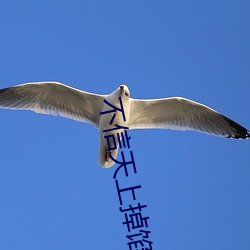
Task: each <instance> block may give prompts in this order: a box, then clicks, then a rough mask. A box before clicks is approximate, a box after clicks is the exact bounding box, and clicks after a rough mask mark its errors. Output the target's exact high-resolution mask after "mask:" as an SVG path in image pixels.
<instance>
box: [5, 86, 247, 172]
mask: <svg viewBox="0 0 250 250" xmlns="http://www.w3.org/2000/svg"><path fill="white" fill-rule="evenodd" d="M0 107H1V108H6V109H17V110H32V111H35V112H37V113H41V114H50V115H59V116H63V117H66V118H70V119H73V120H77V121H80V122H86V123H90V124H92V125H94V126H95V127H96V128H98V129H99V130H100V148H99V157H98V165H100V166H102V167H105V168H109V167H112V166H113V165H114V164H115V161H114V160H115V159H116V157H117V153H118V148H119V144H118V139H119V138H118V134H120V133H123V132H125V131H126V129H130V130H131V129H151V128H160V129H173V130H195V131H199V132H203V133H208V134H212V135H216V136H222V137H226V138H235V139H246V138H249V137H250V131H249V130H247V129H246V128H244V127H242V126H241V125H239V124H238V123H236V122H234V121H233V120H231V119H229V118H227V117H226V116H224V115H222V114H220V113H218V112H217V111H215V110H213V109H211V108H209V107H207V106H205V105H203V104H201V103H198V102H195V101H192V100H189V99H186V98H183V97H170V98H161V99H147V100H142V99H133V98H130V91H129V88H128V87H127V86H126V85H120V86H119V87H118V88H117V89H116V90H115V91H114V92H112V93H111V94H109V95H99V94H94V93H89V92H85V91H82V90H79V89H75V88H72V87H70V86H67V85H64V84H62V83H59V82H31V83H24V84H20V85H16V86H13V87H9V88H4V89H0ZM112 108H113V109H112ZM114 108H115V109H114ZM110 138H113V141H112V140H111V141H110ZM115 145H116V147H115ZM111 148H112V150H111Z"/></svg>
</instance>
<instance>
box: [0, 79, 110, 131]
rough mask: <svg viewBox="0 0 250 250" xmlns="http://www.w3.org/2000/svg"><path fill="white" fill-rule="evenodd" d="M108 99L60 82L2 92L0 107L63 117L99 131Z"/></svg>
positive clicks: (18, 86)
mask: <svg viewBox="0 0 250 250" xmlns="http://www.w3.org/2000/svg"><path fill="white" fill-rule="evenodd" d="M105 97H106V96H105V95H97V94H92V93H88V92H84V91H81V90H78V89H74V88H71V87H69V86H66V85H64V84H61V83H58V82H32V83H25V84H20V85H17V86H14V87H10V88H5V89H0V107H1V108H7V109H24V110H32V111H35V112H37V113H42V114H51V115H60V116H63V117H67V118H71V119H74V120H77V121H81V122H88V123H91V124H93V125H95V126H96V127H98V124H99V118H100V112H101V111H102V107H103V100H104V99H105Z"/></svg>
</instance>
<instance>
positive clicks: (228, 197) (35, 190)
mask: <svg viewBox="0 0 250 250" xmlns="http://www.w3.org/2000/svg"><path fill="white" fill-rule="evenodd" d="M249 13H250V2H249V1H247V0H246V1H241V0H237V1H236V0H235V1H231V0H230V1H228V0H227V1H226V0H225V1H221V0H216V1H213V0H212V1H198V0H197V1H193V0H191V1H118V0H112V1H110V0H107V1H80V0H79V1H65V0H62V1H53V0H50V1H47V0H43V1H28V0H24V1H17V0H13V1H1V3H0V24H1V25H0V72H1V73H0V88H4V87H8V86H12V85H15V84H19V83H25V82H30V81H46V80H49V81H60V82H62V83H65V84H68V85H70V86H73V87H75V88H79V89H82V90H86V91H89V92H94V93H100V94H108V93H111V92H112V91H113V90H114V89H115V88H117V87H118V86H119V85H120V84H121V83H125V84H126V85H127V86H128V87H129V88H130V92H131V96H132V97H133V98H160V97H170V96H183V97H186V98H190V99H192V100H195V101H198V102H201V103H204V104H206V105H208V106H210V107H212V108H214V109H216V110H218V111H220V112H221V113H223V114H224V115H226V116H228V117H230V118H231V119H233V120H235V121H237V122H238V123H240V124H242V125H243V126H245V127H248V128H250V113H249V104H250V99H249V86H250V85H249V81H250V79H249V78H250V77H249V68H250V46H249V37H250V33H249V27H250V18H249ZM0 121H1V123H0V128H1V140H0V249H4V250H19V249H24V250H43V249H46V250H50V249H51V250H52V249H53V250H54V249H60V250H68V249H74V250H78V249H79V250H80V249H89V250H92V249H93V250H101V249H120V250H125V249H129V248H128V245H127V242H129V239H127V238H126V235H127V234H128V232H127V229H126V225H123V224H122V223H123V222H124V221H125V217H124V213H121V212H120V211H119V206H120V204H119V199H118V195H117V191H116V185H115V181H114V179H113V174H114V171H115V170H116V168H117V165H116V166H115V167H113V168H111V169H103V168H101V167H99V166H98V165H97V156H98V150H99V135H98V131H97V130H96V128H94V127H92V126H90V125H88V124H83V123H80V122H76V121H73V120H69V119H65V118H61V117H54V116H46V115H41V114H36V113H33V112H30V111H11V110H0ZM129 135H130V136H131V140H130V144H131V149H132V151H133V154H134V157H135V162H136V166H137V174H136V175H135V174H134V175H132V174H131V175H130V176H129V177H128V178H125V177H123V175H124V174H123V173H122V172H120V176H119V180H120V181H121V182H120V183H121V184H120V185H121V187H125V185H127V186H129V185H130V186H132V185H141V186H142V188H141V189H140V190H139V191H138V192H136V195H137V196H138V197H137V199H138V202H140V203H141V205H147V207H146V208H144V209H143V216H144V217H146V216H149V219H148V230H150V231H151V234H150V238H149V239H150V240H151V241H152V242H153V249H160V250H165V249H168V250H196V249H197V250H200V249H205V250H211V249H213V250H221V249H227V250H235V249H241V250H248V249H250V213H249V211H250V181H249V180H250V164H249V153H250V141H249V140H248V141H247V140H245V141H243V140H233V139H224V138H220V137H215V136H209V135H206V134H201V133H197V132H179V131H167V130H144V131H143V130H137V131H129ZM118 159H121V155H119V157H118ZM123 185H124V186H123ZM127 198H128V199H129V196H128V197H127Z"/></svg>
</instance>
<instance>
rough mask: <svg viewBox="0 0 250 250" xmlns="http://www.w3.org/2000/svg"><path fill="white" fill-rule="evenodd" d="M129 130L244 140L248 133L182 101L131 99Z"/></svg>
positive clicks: (213, 113)
mask: <svg viewBox="0 0 250 250" xmlns="http://www.w3.org/2000/svg"><path fill="white" fill-rule="evenodd" d="M130 104H131V106H130V121H129V128H130V129H143V128H166V129H175V130H196V131H200V132H204V133H208V134H213V135H218V136H223V137H233V138H243V139H245V138H247V137H250V132H249V131H248V130H247V129H246V128H244V127H242V126H241V125H239V124H238V123H236V122H234V121H232V120H231V119H229V118H227V117H225V116H223V115H221V114H220V113H218V112H217V111H215V110H213V109H211V108H209V107H207V106H205V105H203V104H200V103H197V102H194V101H191V100H188V99H185V98H182V97H173V98H163V99H154V100H153V99H152V100H138V99H132V98H131V99H130Z"/></svg>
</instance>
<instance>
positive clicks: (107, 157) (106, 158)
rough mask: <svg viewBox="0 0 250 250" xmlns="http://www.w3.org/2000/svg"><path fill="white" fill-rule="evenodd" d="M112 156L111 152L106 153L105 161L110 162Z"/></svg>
mask: <svg viewBox="0 0 250 250" xmlns="http://www.w3.org/2000/svg"><path fill="white" fill-rule="evenodd" d="M110 154H111V151H108V150H107V151H106V157H105V160H106V161H109V159H110V157H109V155H110Z"/></svg>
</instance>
